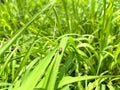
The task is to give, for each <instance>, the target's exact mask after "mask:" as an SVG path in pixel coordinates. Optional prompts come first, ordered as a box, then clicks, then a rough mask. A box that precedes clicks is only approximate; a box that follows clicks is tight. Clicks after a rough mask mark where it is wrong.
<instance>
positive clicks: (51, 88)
mask: <svg viewBox="0 0 120 90" xmlns="http://www.w3.org/2000/svg"><path fill="white" fill-rule="evenodd" d="M67 40H68V37H64V38H62V40H61V42H60V45H59V50H60V51H59V50H58V52H57V54H56V56H55V58H54V60H55V61H54V65H53V67H52V70H51V73H50V74H49V75H50V76H49V80H48V85H47V86H46V90H54V89H55V83H56V80H57V75H58V71H59V67H60V62H61V59H62V57H63V53H64V50H65V48H66V45H67Z"/></svg>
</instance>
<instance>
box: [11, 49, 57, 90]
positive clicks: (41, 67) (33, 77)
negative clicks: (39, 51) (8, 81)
mask: <svg viewBox="0 0 120 90" xmlns="http://www.w3.org/2000/svg"><path fill="white" fill-rule="evenodd" d="M56 50H57V49H55V50H54V51H52V52H50V53H49V54H48V55H47V56H46V57H45V58H44V59H43V60H41V61H40V62H39V64H38V65H36V67H35V68H34V69H33V70H32V71H31V72H30V73H29V75H27V76H26V75H25V77H24V80H23V81H22V83H21V86H20V88H18V90H27V89H28V90H33V89H34V88H35V85H36V84H37V83H38V81H39V79H40V78H42V76H43V75H44V73H45V70H46V69H47V67H48V66H49V64H50V62H51V60H52V58H53V56H54V54H55V52H56ZM13 89H14V88H13Z"/></svg>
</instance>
